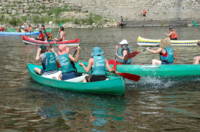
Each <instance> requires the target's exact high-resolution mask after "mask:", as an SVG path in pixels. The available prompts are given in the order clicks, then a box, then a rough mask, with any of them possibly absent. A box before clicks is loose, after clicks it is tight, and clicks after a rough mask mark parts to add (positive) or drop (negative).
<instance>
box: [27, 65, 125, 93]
mask: <svg viewBox="0 0 200 132" xmlns="http://www.w3.org/2000/svg"><path fill="white" fill-rule="evenodd" d="M35 67H38V68H41V66H39V65H34V64H27V69H28V72H29V74H30V76H31V77H32V79H33V80H35V81H36V82H38V83H40V84H43V85H46V86H50V87H55V88H60V89H65V90H70V91H76V92H84V93H95V94H111V95H124V93H125V83H124V80H123V78H122V77H119V76H108V79H107V80H104V81H97V82H87V83H84V82H67V81H62V80H55V79H49V78H45V77H42V76H40V75H38V74H36V73H35V72H34V68H35ZM76 67H77V68H78V71H82V69H81V67H80V66H77V65H76Z"/></svg>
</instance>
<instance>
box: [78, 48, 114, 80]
mask: <svg viewBox="0 0 200 132" xmlns="http://www.w3.org/2000/svg"><path fill="white" fill-rule="evenodd" d="M103 54H104V52H103V50H102V49H101V48H100V47H94V48H93V49H92V53H91V58H90V59H89V61H88V65H87V67H86V66H85V65H84V64H83V63H79V64H80V65H81V66H82V67H83V68H84V70H85V71H86V72H89V71H91V76H90V77H87V79H86V80H87V82H95V81H102V80H105V79H106V68H107V69H108V71H113V70H112V69H111V68H110V66H109V64H108V61H107V59H105V57H104V56H103Z"/></svg>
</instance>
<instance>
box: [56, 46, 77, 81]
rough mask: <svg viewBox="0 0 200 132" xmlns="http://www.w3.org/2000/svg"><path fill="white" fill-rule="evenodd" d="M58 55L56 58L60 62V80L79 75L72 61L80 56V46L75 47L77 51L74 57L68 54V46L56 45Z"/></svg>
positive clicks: (75, 60)
mask: <svg viewBox="0 0 200 132" xmlns="http://www.w3.org/2000/svg"><path fill="white" fill-rule="evenodd" d="M58 50H59V51H58V56H57V60H58V62H59V64H60V69H61V72H62V75H61V77H60V78H61V80H67V79H71V78H75V77H77V76H79V75H78V74H77V72H76V69H75V67H74V66H73V62H77V61H78V59H79V56H80V47H77V52H76V55H75V57H73V56H72V55H71V54H69V51H70V49H69V47H67V46H66V45H59V46H58Z"/></svg>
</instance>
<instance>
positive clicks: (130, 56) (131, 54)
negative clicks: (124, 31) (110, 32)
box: [124, 51, 140, 60]
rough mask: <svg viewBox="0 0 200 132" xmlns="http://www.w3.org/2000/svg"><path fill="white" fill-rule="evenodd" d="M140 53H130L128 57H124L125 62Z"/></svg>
mask: <svg viewBox="0 0 200 132" xmlns="http://www.w3.org/2000/svg"><path fill="white" fill-rule="evenodd" d="M139 53H140V51H133V52H131V53H128V54H127V55H125V56H124V60H128V59H130V58H132V57H135V56H136V55H137V54H139Z"/></svg>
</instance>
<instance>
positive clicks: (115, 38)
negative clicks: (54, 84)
mask: <svg viewBox="0 0 200 132" xmlns="http://www.w3.org/2000/svg"><path fill="white" fill-rule="evenodd" d="M166 31H167V28H160V27H156V28H124V29H119V28H113V29H112V28H110V29H67V30H66V32H67V38H68V39H73V38H80V39H81V59H83V60H87V59H88V57H89V56H90V50H91V48H92V47H93V46H97V45H98V46H101V47H103V49H104V50H105V55H106V57H107V58H108V59H111V58H113V57H114V46H115V44H116V43H118V42H119V41H121V40H122V39H127V40H128V41H129V44H130V46H131V48H132V49H137V50H141V51H142V49H143V48H141V47H137V46H136V38H137V36H138V35H141V36H143V37H147V38H154V39H157V38H163V36H164V34H165V33H166ZM177 31H178V33H179V34H180V38H181V39H200V31H199V29H197V28H178V29H177ZM175 50H176V53H177V59H176V63H179V64H180V63H192V61H193V57H194V56H195V55H199V51H200V48H199V47H175ZM35 54H36V47H34V46H30V45H29V46H28V45H24V44H23V43H22V41H21V39H20V37H0V60H1V63H0V73H1V74H0V89H1V90H0V122H1V123H0V131H6V132H7V131H9V132H18V131H19V132H21V131H24V132H32V131H40V132H44V131H45V132H46V131H48V132H55V131H57V132H62V131H69V132H76V131H80V132H161V131H162V132H168V131H169V132H199V131H200V78H193V79H187V78H182V79H180V80H173V79H158V78H143V79H142V80H141V81H140V82H137V83H136V82H130V81H127V82H126V83H127V86H126V94H125V96H123V97H118V96H102V95H101V96H99V95H92V94H81V93H74V92H69V91H64V90H60V89H54V88H50V87H46V86H43V85H40V84H37V83H36V82H34V81H33V80H32V79H31V78H30V77H29V75H28V73H27V70H26V64H27V63H36V62H35V61H34V57H35ZM152 58H158V56H157V55H153V54H150V53H148V52H146V51H144V52H142V53H140V54H139V55H138V56H136V57H135V58H134V63H136V64H150V63H151V59H152Z"/></svg>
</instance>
